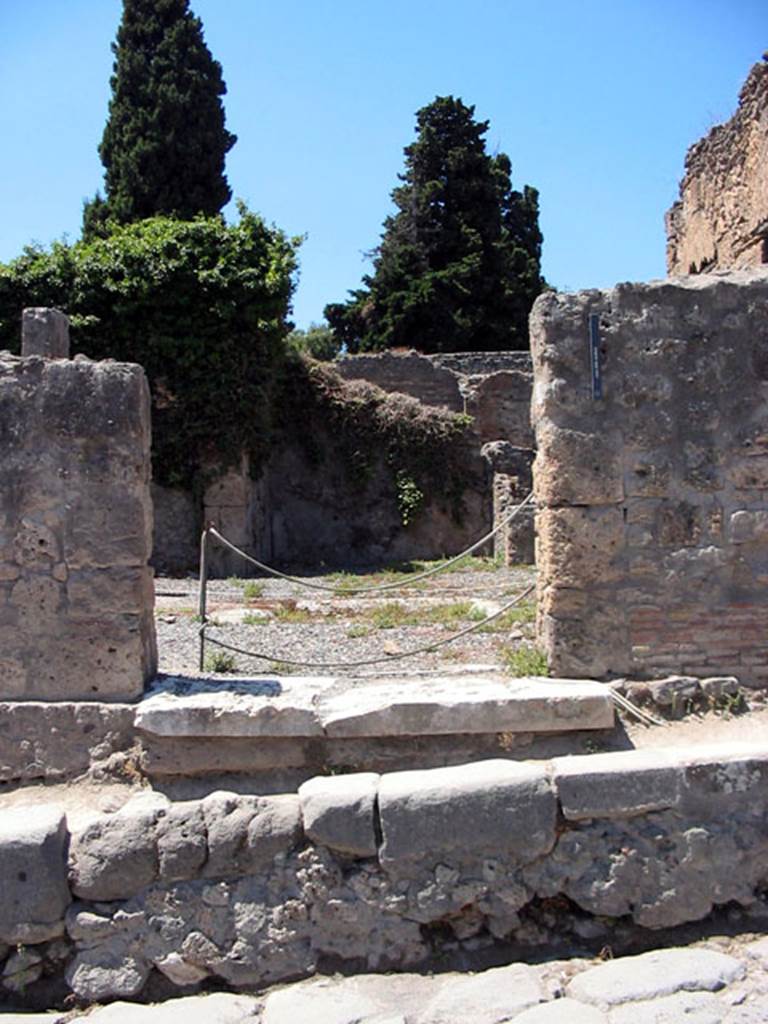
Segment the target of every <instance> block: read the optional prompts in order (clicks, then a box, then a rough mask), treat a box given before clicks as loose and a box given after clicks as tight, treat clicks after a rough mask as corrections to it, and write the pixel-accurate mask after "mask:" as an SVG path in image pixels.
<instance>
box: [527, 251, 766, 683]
mask: <svg viewBox="0 0 768 1024" xmlns="http://www.w3.org/2000/svg"><path fill="white" fill-rule="evenodd" d="M767 311H768V272H761V271H752V272H740V273H733V274H715V275H702V276H697V277H688V278H682V279H677V280H672V281H666V282H664V281H662V282H652V283H650V284H639V285H629V284H627V285H619V286H618V287H617V288H615V289H614V290H612V291H606V292H601V291H590V292H581V293H579V294H576V295H558V294H555V293H552V292H550V293H547V294H545V295H543V296H541V297H540V298H539V299H538V300H537V302H536V304H535V306H534V309H533V313H532V318H531V334H532V349H533V358H534V368H535V375H536V387H535V394H534V404H533V418H534V422H535V427H536V438H537V444H538V453H537V457H536V463H535V474H534V475H535V486H536V498H537V502H538V506H539V511H538V513H537V532H538V536H537V545H538V550H537V564H538V567H539V594H538V602H539V604H538V631H539V637H540V641H541V643H542V645H543V647H544V649H545V650H546V653H547V657H548V660H549V665H550V669H551V671H552V673H553V674H554V675H573V676H587V677H592V678H599V677H610V676H622V675H630V676H634V677H639V676H643V675H648V674H651V675H658V674H660V673H661V674H663V673H664V672H679V673H687V674H691V675H714V674H732V675H735V676H737V677H738V678H739V679H740V680H741V682H742V683H744V684H747V685H755V686H762V685H767V684H768V603H767V602H766V596H765V595H766V584H767V583H768V431H767V429H766V426H767V424H768V316H767V315H766V314H767ZM592 314H595V315H597V316H599V325H600V335H601V338H600V346H599V361H600V366H601V373H602V388H603V397H602V398H597V399H595V398H593V397H592V390H591V387H590V346H589V340H588V339H589V331H588V318H589V316H590V315H592Z"/></svg>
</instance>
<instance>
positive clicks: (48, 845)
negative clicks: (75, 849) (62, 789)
mask: <svg viewBox="0 0 768 1024" xmlns="http://www.w3.org/2000/svg"><path fill="white" fill-rule="evenodd" d="M67 838H68V837H67V827H66V820H65V817H64V815H63V814H62V812H61V811H60V810H59V809H58V808H56V807H52V806H28V807H25V806H17V807H7V808H4V810H3V813H2V815H1V816H0V891H2V900H0V942H3V943H8V944H9V945H16V944H20V943H23V944H35V943H39V942H45V941H47V940H48V939H53V938H56V937H57V936H59V935H61V934H63V931H64V915H65V913H66V910H67V907H68V906H69V903H70V902H71V896H70V892H69V887H68V885H67V853H66V847H67Z"/></svg>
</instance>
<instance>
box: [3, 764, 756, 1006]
mask: <svg viewBox="0 0 768 1024" xmlns="http://www.w3.org/2000/svg"><path fill="white" fill-rule="evenodd" d="M766 811H768V750H766V748H765V746H760V747H726V748H716V749H715V748H713V749H709V750H707V749H704V750H699V751H697V753H696V754H695V755H688V756H685V755H682V754H681V752H680V751H679V750H656V751H654V752H653V757H651V756H650V755H649V754H648V753H647V752H640V753H638V752H635V751H630V752H626V753H619V754H601V755H591V756H578V757H568V758H557V759H555V760H554V761H552V762H523V763H515V762H509V761H487V762H481V763H478V764H473V765H468V766H467V765H463V766H459V767H456V768H439V769H434V770H430V771H409V772H394V773H391V774H385V775H378V774H376V773H361V774H357V775H343V776H331V777H319V778H315V779H312V780H309V781H308V782H306V783H304V784H303V785H302V786H301V787H300V789H299V792H298V794H284V795H278V796H248V795H242V794H240V795H238V794H235V793H229V792H216V793H212V794H210V795H209V796H207V797H205V798H204V799H202V800H193V801H185V802H181V803H171V802H170V801H168V800H167V799H166V798H165V797H162V796H159V795H157V794H153V793H144V794H140V795H139V796H137V797H136V798H134V799H133V800H132V801H130V802H129V803H128V804H126V805H124V806H123V807H122V808H121V809H120V810H119V811H117V812H116V813H113V814H95V815H94V816H93V817H92V819H91V820H90V821H88V822H87V823H83V824H81V825H80V826H79V827H78V829H76V830H74V831H73V832H72V834H70V830H69V829H68V826H67V823H66V820H65V817H64V816H63V814H62V813H61V812H60V811H58V810H56V809H55V808H53V807H46V808H37V809H35V810H34V811H31V810H30V809H29V808H23V807H18V808H16V809H13V810H9V811H7V812H5V813H4V815H3V819H2V824H1V826H0V883H1V884H2V890H3V893H4V899H3V903H2V907H0V954H2V956H3V958H4V959H5V965H4V967H3V970H2V975H1V976H0V977H2V985H3V987H4V988H5V990H6V991H7V992H8V993H19V992H20V991H23V990H24V989H27V990H29V989H31V987H33V986H34V984H35V983H37V982H38V981H40V982H41V983H43V982H47V983H48V984H49V985H51V979H52V978H53V979H56V978H58V979H62V978H63V979H64V981H62V982H61V985H60V988H59V994H60V996H63V994H64V993H65V992H66V991H67V989H69V990H70V991H71V992H72V993H73V994H74V996H75V997H76V999H77V1000H78V1001H80V1002H83V1003H90V1002H100V1001H105V1000H109V999H114V998H132V997H137V996H139V995H140V994H141V993H142V991H143V990H144V989H145V987H146V986H147V984H148V983H149V982H150V980H151V976H152V975H153V974H155V973H156V972H159V973H160V974H162V975H164V976H165V978H166V979H168V981H170V982H171V983H172V984H173V985H175V986H177V987H179V988H181V989H189V988H194V987H195V986H197V985H199V984H200V983H201V982H203V981H204V980H205V979H208V978H211V979H213V980H215V981H218V982H220V983H221V982H224V983H228V984H229V985H231V986H233V987H235V988H250V987H256V986H261V985H264V984H267V983H269V982H274V981H279V980H282V979H286V978H291V977H296V976H299V975H303V974H310V973H312V972H313V971H315V970H316V969H317V968H318V967H319V966H320V965H321V964H323V963H328V962H335V963H339V962H346V963H348V964H350V965H353V964H354V965H356V966H357V967H358V969H359V968H360V966H361V965H365V966H367V967H368V968H372V969H379V970H382V969H393V968H394V969H397V968H404V967H407V966H411V965H415V964H418V963H420V962H424V961H427V960H428V959H429V958H430V957H431V956H433V955H434V954H435V953H436V952H437V951H438V950H439V949H440V947H441V943H444V942H445V941H446V937H447V936H453V941H455V942H456V943H458V944H459V947H461V945H462V944H463V943H465V942H468V943H470V946H472V945H473V944H474V948H477V944H478V942H480V943H481V944H483V943H485V944H489V943H492V942H493V941H494V940H495V939H511V940H517V941H523V942H525V941H526V938H527V939H528V941H534V942H536V941H541V936H540V933H537V932H536V929H535V928H534V929H533V931H532V930H531V926H530V924H529V925H526V923H525V919H526V913H527V912H528V909H529V908H530V907H531V906H532V905H533V904H535V903H537V902H539V901H541V900H551V899H553V898H557V899H559V901H560V905H561V906H562V905H565V906H569V907H570V908H571V910H570V911H569V912H568V914H566V915H565V917H564V918H563V920H564V921H570V922H571V924H573V923H574V922H575V921H576V919H578V918H579V915H581V917H582V919H583V917H585V916H586V915H598V916H599V917H600V919H601V920H602V925H601V927H609V926H610V921H608V922H607V921H606V919H622V920H625V921H626V920H630V919H631V920H633V921H634V922H635V923H636V924H637V925H639V926H641V927H644V928H648V929H658V928H664V927H668V926H672V925H676V924H680V923H682V922H686V921H693V920H698V919H700V918H702V917H704V916H705V915H707V914H708V913H709V912H710V910H711V909H712V908H713V906H715V905H718V904H725V903H728V902H729V901H736V902H738V903H741V904H743V905H745V906H749V905H750V904H752V903H753V902H755V900H756V899H757V898H758V893H759V892H760V891H761V888H764V886H765V884H766V877H767V874H766V873H767V871H768V868H767V867H766V864H767V863H768V861H767V858H768V824H766V822H767V821H768V818H767V817H766ZM563 898H565V903H564V901H563ZM569 915H570V916H569ZM12 947H16V949H15V950H14V949H12ZM20 949H22V950H23V953H24V957H25V959H24V960H23V963H22V962H20V960H19V950H20ZM6 958H7V959H6Z"/></svg>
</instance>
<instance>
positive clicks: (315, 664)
mask: <svg viewBox="0 0 768 1024" xmlns="http://www.w3.org/2000/svg"><path fill="white" fill-rule="evenodd" d="M535 586H536V584H535V583H532V584H531V586H530V587H528V588H527V589H526V590H524V591H523V592H522V593H521V594H518V595H517V597H515V598H514V599H513V600H512V601H509V602H508V603H507V604H505V605H502V607H501V608H499V610H498V611H497V612H493V614H492V615H488V616H487V617H486V618H484V619H482V621H480V622H474V623H473V624H472V625H471V626H467V627H466V629H462V630H460V631H459V632H458V633H454V634H453V635H452V636H449V637H446V638H445V639H443V640H436V641H434V642H433V643H431V644H426V645H425V646H423V647H417V648H415V649H414V650H411V651H401V652H400V653H399V654H388V655H386V656H385V657H383V658H364V659H361V660H360V661H296V660H291V659H289V658H282V657H280V656H279V655H275V654H265V653H264V652H262V651H247V650H245V649H244V648H242V647H237V646H236V645H235V644H228V643H226V642H225V641H223V640H217V639H216V638H215V637H212V636H208V635H207V634H205V629H206V626H207V625H208V624H207V623H205V622H204V623H203V624H202V626H201V627H200V633H201V634H202V635H204V636H205V639H206V641H207V642H208V643H210V644H215V645H216V646H217V647H223V648H224V650H227V651H232V652H234V653H235V654H244V655H246V656H247V657H249V658H259V659H260V660H261V661H274V662H279V663H280V664H282V665H295V666H298V667H300V668H362V667H363V666H364V665H382V664H384V663H386V662H390V661H400V660H402V659H403V658H412V657H414V656H415V655H417V654H425V653H426V652H428V651H435V650H437V649H438V648H439V647H445V645H446V644H451V643H453V641H454V640H458V639H459V638H460V637H462V636H467V635H468V634H469V633H474V632H475V630H478V629H482V627H483V626H485V625H486V624H487V623H489V622H493V620H494V619H498V617H499V616H500V615H503V614H504V612H506V611H509V609H510V608H514V606H515V605H516V604H519V603H520V602H521V601H522V600H523V598H524V597H527V596H528V595H529V594H530V593H531V591H532V590H533V589H534V587H535Z"/></svg>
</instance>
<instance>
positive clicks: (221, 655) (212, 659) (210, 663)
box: [205, 651, 237, 673]
mask: <svg viewBox="0 0 768 1024" xmlns="http://www.w3.org/2000/svg"><path fill="white" fill-rule="evenodd" d="M205 671H206V672H229V673H231V672H237V662H236V661H235V658H234V655H232V654H229V653H228V652H227V651H211V653H210V654H207V655H206V657H205Z"/></svg>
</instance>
